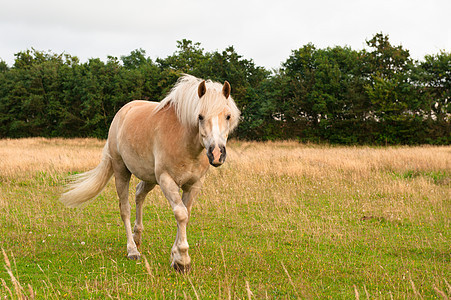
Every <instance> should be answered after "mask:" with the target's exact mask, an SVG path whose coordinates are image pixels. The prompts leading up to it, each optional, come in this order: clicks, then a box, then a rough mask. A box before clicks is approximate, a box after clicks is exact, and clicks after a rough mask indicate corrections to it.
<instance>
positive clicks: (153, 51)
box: [0, 0, 451, 68]
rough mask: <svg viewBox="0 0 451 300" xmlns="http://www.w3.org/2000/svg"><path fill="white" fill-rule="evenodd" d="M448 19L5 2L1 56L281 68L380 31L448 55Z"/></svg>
mask: <svg viewBox="0 0 451 300" xmlns="http://www.w3.org/2000/svg"><path fill="white" fill-rule="evenodd" d="M450 14H451V1H450V0H424V1H417V0H406V1H401V0H371V1H366V0H341V1H339V0H310V1H304V0H297V1H296V0H260V1H257V0H253V1H248V0H227V1H216V0H159V1H154V0H127V1H119V0H105V1H103V0H77V1H74V0H1V2H0V58H1V59H3V60H4V61H6V62H7V63H8V65H10V66H11V65H12V63H13V61H14V54H15V53H17V52H19V51H23V50H26V49H30V48H31V47H34V48H35V49H37V50H51V51H52V52H54V53H62V52H65V53H69V54H71V55H73V56H78V57H79V58H80V60H81V61H82V62H84V61H86V60H87V59H88V58H91V57H95V58H101V59H102V60H106V57H107V56H108V55H112V56H117V57H120V56H121V55H127V54H129V53H130V52H131V51H132V50H134V49H138V48H142V49H144V50H146V53H147V55H148V56H150V57H151V58H152V59H155V58H157V57H161V58H164V57H166V56H168V55H171V54H173V53H174V51H175V50H176V41H177V40H181V39H189V40H192V41H194V42H200V43H201V46H202V47H203V48H204V49H205V50H206V51H215V50H219V51H222V50H224V49H225V48H226V47H227V46H231V45H233V46H234V47H235V49H236V51H237V52H238V53H239V54H241V55H242V56H243V57H244V58H246V59H253V60H254V62H255V63H256V64H257V65H259V66H264V67H266V68H277V67H279V66H280V63H281V62H283V61H285V60H286V59H287V58H288V56H289V55H290V54H291V50H294V49H298V48H300V47H302V46H303V45H305V44H307V43H309V42H311V43H313V44H314V45H316V46H317V47H318V48H325V47H328V46H330V47H333V46H336V45H339V46H350V47H351V48H353V49H355V50H360V49H363V48H365V40H367V39H370V38H371V37H372V36H373V35H374V34H376V33H379V32H383V33H384V34H388V35H389V36H390V41H391V42H392V44H394V45H402V46H403V47H404V48H406V49H408V50H410V53H411V55H412V56H413V57H414V58H416V59H422V58H423V57H424V55H426V54H437V53H439V52H440V50H445V51H447V52H450V51H451V18H450Z"/></svg>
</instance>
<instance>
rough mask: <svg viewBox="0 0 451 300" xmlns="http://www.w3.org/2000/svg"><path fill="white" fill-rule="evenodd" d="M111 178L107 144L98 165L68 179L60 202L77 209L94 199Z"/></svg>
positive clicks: (111, 172) (111, 171)
mask: <svg viewBox="0 0 451 300" xmlns="http://www.w3.org/2000/svg"><path fill="white" fill-rule="evenodd" d="M111 176H113V166H112V162H111V156H110V154H109V153H108V142H107V143H106V145H105V147H104V148H103V153H102V160H101V161H100V163H99V165H98V166H97V167H96V168H95V169H93V170H91V171H88V172H85V173H82V174H77V175H74V176H72V177H70V179H69V180H70V181H71V182H70V183H69V184H67V185H66V190H65V192H64V193H63V194H62V195H61V198H60V201H61V202H62V203H64V204H65V205H66V206H68V207H78V206H80V205H82V204H83V203H85V202H86V201H88V200H89V199H92V198H95V197H96V196H97V195H98V194H99V193H100V192H101V191H102V190H103V188H104V187H105V186H106V184H107V183H108V181H109V180H110V179H111Z"/></svg>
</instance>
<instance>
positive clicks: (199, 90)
mask: <svg viewBox="0 0 451 300" xmlns="http://www.w3.org/2000/svg"><path fill="white" fill-rule="evenodd" d="M206 92H207V87H206V86H205V80H204V81H202V82H201V83H200V84H199V87H198V88H197V94H198V95H199V98H202V96H203V95H205V93H206Z"/></svg>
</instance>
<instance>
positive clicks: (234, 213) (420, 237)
mask: <svg viewBox="0 0 451 300" xmlns="http://www.w3.org/2000/svg"><path fill="white" fill-rule="evenodd" d="M242 172H246V171H243V170H242V169H238V168H234V165H233V163H231V164H230V165H228V166H224V167H223V168H221V169H218V170H214V171H212V172H211V173H210V175H209V176H208V177H207V180H206V183H205V189H204V192H203V193H202V195H201V196H200V198H199V199H198V201H197V202H196V203H195V205H194V208H193V213H192V218H191V220H190V224H189V228H188V241H189V244H190V255H191V258H192V261H193V268H192V271H191V272H190V273H189V274H188V275H182V274H178V273H176V272H175V271H174V270H173V269H172V268H171V267H170V258H169V254H170V248H171V246H172V243H173V241H174V238H175V233H176V223H175V219H174V217H173V214H172V211H171V210H170V208H169V205H168V203H167V201H166V200H165V199H164V197H163V196H162V193H161V192H160V191H159V188H158V187H157V188H156V189H155V190H154V191H153V192H151V193H150V194H149V196H148V198H147V202H146V203H147V205H146V207H145V210H144V218H145V219H144V225H145V231H144V236H143V245H142V248H141V249H140V251H141V253H142V254H143V255H144V257H145V259H142V260H140V261H138V262H135V261H129V260H127V258H126V246H125V245H126V238H125V230H124V228H123V225H122V221H121V219H120V215H119V209H118V205H117V196H116V194H115V189H114V181H113V180H112V181H111V182H110V183H109V184H108V186H107V188H106V190H104V192H103V193H102V194H101V195H100V196H99V197H98V198H97V199H96V200H95V201H93V202H92V203H90V204H89V205H88V206H87V207H85V208H84V209H81V210H79V209H78V210H73V209H68V208H65V207H64V206H63V205H62V204H60V203H59V202H58V200H57V199H58V196H59V193H60V192H61V184H62V181H63V178H64V177H65V176H66V175H68V173H61V174H58V173H49V172H36V173H33V174H25V175H23V174H22V175H20V176H17V177H16V178H2V181H1V182H0V197H1V198H0V199H1V201H2V202H0V225H1V226H0V237H1V244H0V246H1V248H3V249H4V253H5V254H6V256H7V258H8V260H9V262H10V267H8V266H7V262H6V261H7V259H6V258H5V257H4V258H3V260H2V262H3V261H4V263H2V265H5V267H3V266H2V268H0V278H1V284H0V298H1V299H3V298H4V297H6V298H9V297H11V298H19V295H20V294H24V295H27V296H32V295H35V298H36V299H66V298H67V299H105V298H120V299H166V298H169V299H186V298H191V299H196V298H199V299H218V298H232V299H236V298H239V299H248V298H252V299H265V298H269V299H297V298H307V299H353V298H356V297H357V295H358V296H359V297H360V298H362V299H367V298H369V299H375V298H376V299H390V298H394V299H411V298H420V299H421V298H424V299H442V298H445V297H448V298H449V297H451V286H450V282H451V247H450V245H451V229H450V216H451V214H450V213H451V200H450V198H449V196H450V186H449V171H448V170H434V171H431V172H429V173H425V171H424V172H423V171H421V172H420V173H418V175H417V173H413V174H412V175H409V174H410V173H408V172H407V173H406V172H404V171H401V170H399V171H397V172H398V173H396V174H395V173H392V174H387V172H386V171H374V174H373V175H374V177H371V178H361V179H360V181H355V180H354V179H352V177H350V176H351V174H347V173H346V172H341V173H342V174H343V175H342V177H339V178H327V177H325V178H317V177H315V176H310V175H305V174H304V175H302V176H297V175H292V176H290V175H280V176H278V175H274V174H263V175H262V174H261V173H254V174H252V172H248V173H246V180H243V177H242ZM423 177H427V180H429V179H430V180H431V181H432V183H431V184H432V185H430V186H428V187H429V188H431V189H433V190H431V191H428V192H426V191H421V190H419V189H418V188H413V190H409V191H402V190H401V191H397V190H391V189H385V188H384V187H383V186H381V183H382V182H383V183H385V184H386V185H396V184H403V185H404V184H410V186H411V185H415V184H416V183H417V182H422V181H421V180H423V179H424V178H423ZM435 178H437V179H435ZM447 180H448V181H447ZM374 181H376V182H377V185H376V186H375V185H374ZM406 181H407V182H406ZM446 181H447V182H448V183H446ZM137 182H138V181H137V180H133V184H132V189H131V191H132V194H133V193H134V186H135V185H136V183H137ZM330 182H333V184H329V183H330ZM429 194H432V195H434V197H431V198H428V195H429ZM131 199H132V198H131ZM131 202H133V201H131ZM1 203H3V205H2V204H1ZM146 262H147V263H148V266H147V267H146ZM8 270H11V274H12V275H13V277H14V278H15V279H16V280H17V282H18V284H20V287H16V289H17V290H16V289H15V287H14V279H12V276H11V274H9V273H8ZM17 286H18V285H17Z"/></svg>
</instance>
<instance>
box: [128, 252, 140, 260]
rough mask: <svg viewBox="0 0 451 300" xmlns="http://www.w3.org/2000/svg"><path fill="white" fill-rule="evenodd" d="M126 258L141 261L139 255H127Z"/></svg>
mask: <svg viewBox="0 0 451 300" xmlns="http://www.w3.org/2000/svg"><path fill="white" fill-rule="evenodd" d="M127 258H128V259H130V260H140V259H141V254H139V253H138V254H129V255H127Z"/></svg>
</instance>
